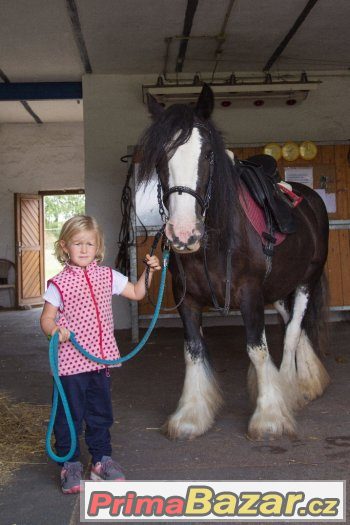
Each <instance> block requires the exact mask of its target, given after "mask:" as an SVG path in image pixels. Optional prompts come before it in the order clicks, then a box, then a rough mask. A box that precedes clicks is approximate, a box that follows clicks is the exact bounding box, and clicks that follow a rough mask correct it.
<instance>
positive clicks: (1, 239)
mask: <svg viewBox="0 0 350 525" xmlns="http://www.w3.org/2000/svg"><path fill="white" fill-rule="evenodd" d="M83 132H84V130H83V124H82V123H57V124H56V123H54V124H35V123H33V124H2V125H0V202H1V206H0V231H1V236H0V257H4V258H6V259H11V260H12V261H14V260H15V222H14V194H15V193H37V192H38V191H49V190H63V189H71V188H72V189H73V188H84V186H85V184H84V144H83V142H84V133H83ZM2 295H5V292H2ZM3 299H5V297H4V298H1V304H4V301H3Z"/></svg>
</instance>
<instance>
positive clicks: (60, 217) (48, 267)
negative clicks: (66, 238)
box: [43, 192, 85, 284]
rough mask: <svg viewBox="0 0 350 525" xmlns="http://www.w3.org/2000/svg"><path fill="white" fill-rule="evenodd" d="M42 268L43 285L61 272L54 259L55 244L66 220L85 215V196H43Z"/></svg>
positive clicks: (80, 194)
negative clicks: (43, 271) (43, 269)
mask: <svg viewBox="0 0 350 525" xmlns="http://www.w3.org/2000/svg"><path fill="white" fill-rule="evenodd" d="M43 200H44V261H45V262H44V268H45V284H46V283H47V281H48V280H49V279H51V278H52V277H53V276H54V275H56V274H57V273H58V272H60V271H61V270H62V265H61V264H60V263H59V262H58V260H57V259H56V257H55V254H54V251H55V242H56V241H57V239H58V237H59V234H60V231H61V228H62V226H63V224H64V223H65V222H66V220H68V219H70V218H71V217H73V215H84V214H85V194H84V193H81V192H80V193H69V194H67V192H65V193H64V194H57V193H55V194H50V195H44V196H43Z"/></svg>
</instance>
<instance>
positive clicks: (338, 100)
mask: <svg viewBox="0 0 350 525" xmlns="http://www.w3.org/2000/svg"><path fill="white" fill-rule="evenodd" d="M155 80H156V79H155V76H154V75H152V76H151V75H147V76H144V75H132V76H123V75H87V76H85V77H84V79H83V96H84V128H85V161H86V172H85V188H86V199H87V212H88V213H90V214H92V215H94V216H96V218H97V219H98V220H99V222H100V224H101V226H102V228H103V229H104V232H105V236H106V245H107V257H106V263H107V264H110V265H113V262H114V259H115V255H116V253H117V238H118V233H119V228H120V222H121V214H120V196H121V191H122V187H123V185H124V181H125V177H126V165H125V164H123V163H121V162H120V161H119V159H120V157H121V156H122V155H125V154H126V152H127V146H128V145H134V144H135V143H136V142H137V140H138V137H139V135H140V134H141V132H142V130H143V129H144V127H145V126H146V125H147V124H148V123H149V122H150V120H149V117H148V114H147V109H146V108H145V106H144V105H143V103H142V96H141V93H142V92H141V86H142V84H154V82H155ZM322 82H323V83H322V84H321V85H320V87H319V88H318V89H317V90H316V91H315V92H311V94H310V95H309V97H308V99H307V100H306V101H304V102H303V103H302V104H301V105H299V106H293V107H287V106H285V107H274V108H267V107H265V108H264V107H262V108H255V107H252V108H249V109H233V108H229V109H222V108H219V109H216V110H215V112H214V115H213V119H214V121H215V122H216V124H217V126H218V128H219V129H221V130H222V131H223V133H224V137H225V139H226V142H227V144H228V145H234V144H243V143H244V144H258V143H267V142H270V141H276V142H280V143H283V142H285V141H287V140H295V141H302V140H313V141H316V142H329V143H331V142H333V141H336V140H341V141H345V140H347V139H348V138H349V137H350V119H349V115H350V97H349V92H350V78H349V77H347V78H322ZM114 310H115V311H116V312H117V315H116V326H117V327H118V328H127V327H129V326H130V313H129V306H128V304H127V302H126V301H125V300H123V299H122V298H118V299H117V300H116V303H115V308H114Z"/></svg>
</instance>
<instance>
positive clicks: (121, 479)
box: [90, 472, 125, 481]
mask: <svg viewBox="0 0 350 525" xmlns="http://www.w3.org/2000/svg"><path fill="white" fill-rule="evenodd" d="M90 479H91V481H125V478H117V479H103V478H101V477H100V476H99V475H98V474H95V472H91V474H90Z"/></svg>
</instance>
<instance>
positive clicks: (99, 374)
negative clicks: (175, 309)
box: [40, 215, 160, 494]
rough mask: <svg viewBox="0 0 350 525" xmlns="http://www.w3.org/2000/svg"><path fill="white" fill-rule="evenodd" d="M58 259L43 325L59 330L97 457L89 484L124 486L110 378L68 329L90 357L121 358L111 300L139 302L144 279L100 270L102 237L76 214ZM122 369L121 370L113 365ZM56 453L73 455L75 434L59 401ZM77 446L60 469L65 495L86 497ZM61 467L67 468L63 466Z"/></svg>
mask: <svg viewBox="0 0 350 525" xmlns="http://www.w3.org/2000/svg"><path fill="white" fill-rule="evenodd" d="M55 254H56V257H57V258H58V260H59V261H60V262H61V263H62V264H64V265H65V266H64V268H63V270H62V271H61V272H60V273H59V274H58V275H56V276H55V277H53V279H51V280H50V281H49V286H48V289H47V291H46V293H45V295H44V299H45V305H44V309H43V312H42V315H41V319H40V324H41V328H42V330H43V332H44V333H45V334H46V335H47V336H48V337H50V336H52V335H53V334H54V333H55V332H56V331H58V332H59V341H60V348H59V375H60V379H61V382H62V385H63V388H64V390H65V393H66V396H67V400H68V403H69V407H70V411H71V414H72V418H73V421H74V425H75V429H76V432H77V435H79V434H80V433H81V430H82V424H83V421H85V441H86V443H87V446H88V449H89V452H90V454H91V456H92V468H91V475H90V478H91V479H93V480H107V481H118V480H123V479H124V474H123V472H122V470H121V468H120V466H119V465H118V463H116V462H115V461H114V460H113V459H112V457H111V455H112V447H111V437H110V432H109V429H110V427H111V425H112V423H113V413H112V403H111V392H110V374H109V369H108V368H107V367H106V366H105V365H102V364H101V365H99V364H97V363H94V362H93V361H90V360H89V359H87V358H86V357H85V356H83V355H82V354H80V352H79V351H78V350H76V349H75V348H74V346H73V345H72V344H71V343H70V342H69V336H70V331H72V332H74V333H75V335H76V338H77V341H78V342H79V343H80V344H81V345H82V346H83V347H84V348H85V349H86V350H87V351H88V352H89V353H91V354H93V355H95V356H98V357H101V358H103V359H117V358H118V357H120V354H119V350H118V347H117V344H116V341H115V338H114V326H113V314H112V295H113V294H118V295H122V296H123V297H126V298H127V299H132V300H135V301H139V300H141V299H143V297H144V296H145V294H146V286H145V273H146V270H145V271H144V272H143V274H142V275H141V277H140V279H139V280H138V281H137V283H136V284H132V283H131V282H129V281H128V278H127V277H125V276H124V275H122V274H121V273H119V272H117V271H115V270H112V269H111V268H108V267H106V266H99V264H98V263H100V262H101V261H102V260H103V255H104V240H103V234H102V232H101V230H100V228H99V226H98V224H97V222H96V220H95V219H94V218H93V217H88V216H85V215H77V216H75V217H73V218H72V219H69V220H68V221H67V222H66V223H65V224H64V225H63V227H62V230H61V233H60V236H59V239H58V240H57V241H56V243H55ZM145 262H146V263H147V265H148V266H149V267H150V275H149V281H151V279H152V273H153V272H154V271H155V270H160V266H159V260H158V258H157V257H156V256H153V257H150V255H146V260H145ZM115 366H118V365H115ZM54 434H55V440H56V442H55V447H56V451H57V454H58V455H59V456H64V455H65V454H67V452H68V451H69V449H70V434H69V428H68V425H67V421H66V417H65V414H64V411H63V406H62V403H61V401H60V402H59V405H58V409H57V416H56V421H55V425H54ZM79 454H80V451H79V443H78V444H77V448H76V450H75V453H74V456H73V457H72V459H71V461H69V462H65V463H64V465H63V466H62V470H61V487H62V491H63V493H64V494H72V493H76V492H80V480H81V477H82V470H83V467H82V464H81V463H80V462H79V460H78V458H79ZM61 465H62V464H61Z"/></svg>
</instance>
